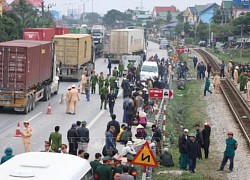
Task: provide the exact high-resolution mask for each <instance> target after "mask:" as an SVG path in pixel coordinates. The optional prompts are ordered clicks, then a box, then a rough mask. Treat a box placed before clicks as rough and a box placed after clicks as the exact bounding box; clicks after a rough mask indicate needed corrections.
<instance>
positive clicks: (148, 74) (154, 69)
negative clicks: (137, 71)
mask: <svg viewBox="0 0 250 180" xmlns="http://www.w3.org/2000/svg"><path fill="white" fill-rule="evenodd" d="M140 77H141V81H146V80H147V79H153V78H154V77H157V78H158V77H159V70H158V65H157V63H156V62H151V61H145V62H144V63H143V64H142V67H141V75H140Z"/></svg>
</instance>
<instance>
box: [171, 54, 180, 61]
mask: <svg viewBox="0 0 250 180" xmlns="http://www.w3.org/2000/svg"><path fill="white" fill-rule="evenodd" d="M172 59H173V60H174V61H175V62H176V61H178V59H179V57H178V55H177V54H174V55H173V57H172Z"/></svg>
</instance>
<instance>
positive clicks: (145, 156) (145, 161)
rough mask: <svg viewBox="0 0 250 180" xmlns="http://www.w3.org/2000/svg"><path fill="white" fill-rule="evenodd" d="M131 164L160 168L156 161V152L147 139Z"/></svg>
mask: <svg viewBox="0 0 250 180" xmlns="http://www.w3.org/2000/svg"><path fill="white" fill-rule="evenodd" d="M131 164H136V165H140V166H148V167H154V168H158V163H157V162H156V160H155V157H154V154H153V152H152V150H151V149H150V147H149V144H148V142H147V141H146V142H145V144H144V145H143V146H142V148H141V149H140V151H139V152H138V153H137V154H136V156H135V157H134V159H133V161H132V162H131Z"/></svg>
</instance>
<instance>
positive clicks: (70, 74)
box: [53, 34, 94, 81]
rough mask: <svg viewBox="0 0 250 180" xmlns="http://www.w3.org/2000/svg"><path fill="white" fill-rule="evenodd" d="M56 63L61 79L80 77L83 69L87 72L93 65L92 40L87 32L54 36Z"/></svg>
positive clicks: (89, 71) (78, 78)
mask: <svg viewBox="0 0 250 180" xmlns="http://www.w3.org/2000/svg"><path fill="white" fill-rule="evenodd" d="M53 41H54V44H55V54H56V59H57V61H56V64H57V67H58V68H59V74H58V75H59V78H60V79H61V80H77V81H79V80H80V79H81V76H82V73H83V71H87V73H88V74H90V73H91V70H92V69H93V66H94V57H93V54H94V53H92V40H91V36H90V35H88V34H65V35H56V36H55V37H54V40H53Z"/></svg>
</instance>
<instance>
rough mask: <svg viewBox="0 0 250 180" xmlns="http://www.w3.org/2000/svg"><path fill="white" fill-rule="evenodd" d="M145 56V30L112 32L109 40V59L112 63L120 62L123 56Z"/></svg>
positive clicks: (118, 30)
mask: <svg viewBox="0 0 250 180" xmlns="http://www.w3.org/2000/svg"><path fill="white" fill-rule="evenodd" d="M144 54H145V38H144V30H143V29H117V30H112V31H111V33H110V39H109V57H110V59H111V62H119V61H120V60H121V59H122V56H123V55H140V56H143V55H144Z"/></svg>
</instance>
